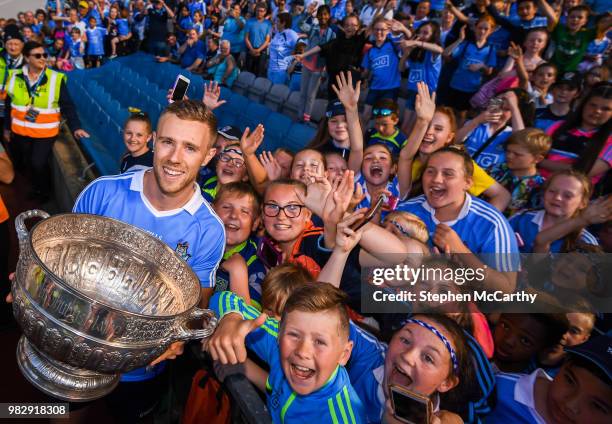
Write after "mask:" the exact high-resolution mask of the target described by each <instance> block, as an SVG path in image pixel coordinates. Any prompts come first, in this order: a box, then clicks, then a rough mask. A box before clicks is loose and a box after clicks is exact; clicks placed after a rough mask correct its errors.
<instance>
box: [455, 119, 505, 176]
mask: <svg viewBox="0 0 612 424" xmlns="http://www.w3.org/2000/svg"><path fill="white" fill-rule="evenodd" d="M510 134H512V127H510V126H506V127H504V128H503V129H502V130H501V132H499V133H498V134H497V135H496V136H495V138H494V139H493V140H492V141H491V142H490V143H489V145H488V146H486V147H485V149H484V150H483V151H482V152H481V153H480V154H479V155H478V156H477V157H474V154H475V153H476V152H478V151H479V150H480V149H481V147H482V146H483V145H484V144H485V143H486V142H487V141H488V140H489V138H490V137H491V136H493V135H494V133H493V132H492V131H491V125H490V124H489V123H488V122H485V123H484V124H480V125H479V126H477V127H476V128H474V130H473V131H472V132H471V133H470V134H469V135H468V136H467V138H466V139H465V141H464V144H465V147H466V149H467V150H468V152H469V153H470V156H472V159H474V161H475V162H476V163H477V164H478V165H479V166H480V167H481V168H485V169H487V168H490V167H492V166H495V165H498V164H501V163H503V162H505V161H506V151H505V150H504V143H505V142H506V140H507V139H508V137H510Z"/></svg>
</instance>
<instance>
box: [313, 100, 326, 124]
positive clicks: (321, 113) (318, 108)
mask: <svg viewBox="0 0 612 424" xmlns="http://www.w3.org/2000/svg"><path fill="white" fill-rule="evenodd" d="M326 110H327V100H326V99H315V101H314V103H313V104H312V111H311V112H310V120H311V121H312V122H314V123H317V124H318V123H319V122H321V121H322V120H323V118H325V111H326Z"/></svg>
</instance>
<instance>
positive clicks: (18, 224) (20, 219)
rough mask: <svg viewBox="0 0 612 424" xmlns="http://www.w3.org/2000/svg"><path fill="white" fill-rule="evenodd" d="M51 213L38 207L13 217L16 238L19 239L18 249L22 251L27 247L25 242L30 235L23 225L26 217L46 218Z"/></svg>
mask: <svg viewBox="0 0 612 424" xmlns="http://www.w3.org/2000/svg"><path fill="white" fill-rule="evenodd" d="M50 216H51V215H49V214H48V213H47V212H45V211H42V210H40V209H32V210H29V211H25V212H22V213H20V214H19V215H17V217H16V218H15V230H16V231H17V239H18V240H19V250H20V251H21V252H24V251H25V250H26V248H27V242H28V239H29V236H30V233H29V232H28V229H27V227H26V226H25V221H26V219H31V218H42V219H47V218H49V217H50Z"/></svg>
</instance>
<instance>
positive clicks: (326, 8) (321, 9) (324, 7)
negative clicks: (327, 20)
mask: <svg viewBox="0 0 612 424" xmlns="http://www.w3.org/2000/svg"><path fill="white" fill-rule="evenodd" d="M323 12H327V13H329V14H330V15H331V10H330V9H329V6H328V5H326V4H322V5H321V6H319V8H318V9H317V18H318V17H319V14H321V13H323Z"/></svg>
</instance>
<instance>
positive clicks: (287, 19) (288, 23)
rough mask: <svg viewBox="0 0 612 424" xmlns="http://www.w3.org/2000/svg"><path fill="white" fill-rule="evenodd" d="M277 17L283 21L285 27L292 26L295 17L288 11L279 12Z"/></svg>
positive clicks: (279, 20)
mask: <svg viewBox="0 0 612 424" xmlns="http://www.w3.org/2000/svg"><path fill="white" fill-rule="evenodd" d="M276 19H278V22H282V23H283V26H284V27H285V29H287V28H291V23H292V22H293V19H292V18H291V14H290V13H287V12H283V13H279V14H278V15H277V16H276Z"/></svg>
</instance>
